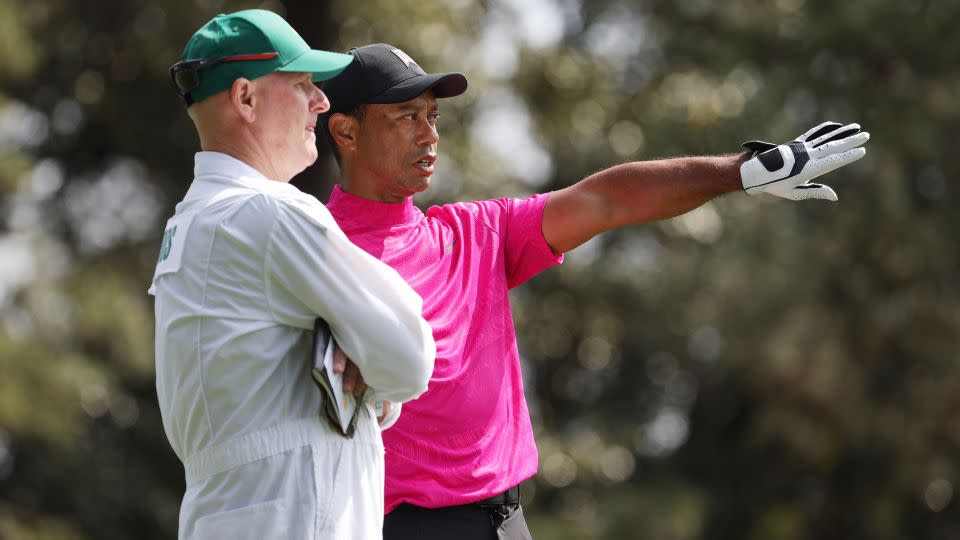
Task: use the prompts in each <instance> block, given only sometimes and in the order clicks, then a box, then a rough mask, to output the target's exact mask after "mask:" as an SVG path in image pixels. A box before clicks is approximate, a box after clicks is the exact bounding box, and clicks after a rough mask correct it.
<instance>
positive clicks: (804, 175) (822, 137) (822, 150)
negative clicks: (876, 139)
mask: <svg viewBox="0 0 960 540" xmlns="http://www.w3.org/2000/svg"><path fill="white" fill-rule="evenodd" d="M869 139H870V134H869V133H867V132H865V131H864V132H861V131H860V124H848V125H846V126H844V125H842V124H838V123H837V122H824V123H822V124H820V125H819V126H817V127H815V128H813V129H811V130H810V131H808V132H806V133H804V134H803V135H801V136H799V137H797V138H796V139H794V140H792V141H790V142H787V143H785V144H781V145H775V144H772V143H768V142H764V141H747V142H745V143H743V147H744V148H746V149H747V150H752V151H753V152H754V155H753V157H751V158H750V159H748V160H747V161H745V162H744V163H743V164H742V165H740V179H741V182H742V183H743V189H744V191H746V192H747V193H748V194H749V195H755V194H757V193H761V192H766V193H769V194H771V195H776V196H777V197H783V198H785V199H791V200H794V201H799V200H802V199H827V200H831V201H835V200H837V193H836V192H835V191H833V189H831V188H830V186H825V185H823V184H814V183H812V182H810V180H812V179H814V178H816V177H818V176H820V175H822V174H826V173H828V172H830V171H832V170H834V169H838V168H840V167H843V166H844V165H848V164H850V163H853V162H854V161H856V160H858V159H860V158H862V157H863V156H864V154H866V153H867V150H866V149H865V148H860V146H861V145H862V144H863V143H865V142H867V141H868V140H869Z"/></svg>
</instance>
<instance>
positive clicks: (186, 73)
mask: <svg viewBox="0 0 960 540" xmlns="http://www.w3.org/2000/svg"><path fill="white" fill-rule="evenodd" d="M173 82H174V83H175V84H176V85H177V88H178V89H179V90H180V92H181V93H183V94H186V93H188V92H190V91H192V90H194V89H195V88H196V87H198V86H200V77H199V75H198V74H197V68H196V67H194V66H180V68H179V69H177V70H175V71H174V72H173Z"/></svg>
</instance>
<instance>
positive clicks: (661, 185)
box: [543, 122, 870, 252]
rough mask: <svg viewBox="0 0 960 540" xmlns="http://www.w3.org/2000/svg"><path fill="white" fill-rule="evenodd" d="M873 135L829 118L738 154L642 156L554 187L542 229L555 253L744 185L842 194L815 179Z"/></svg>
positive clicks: (791, 193)
mask: <svg viewBox="0 0 960 540" xmlns="http://www.w3.org/2000/svg"><path fill="white" fill-rule="evenodd" d="M869 139H870V134H869V133H867V132H862V131H860V125H859V124H848V125H846V126H844V125H843V124H839V123H837V122H824V123H822V124H820V125H818V126H816V127H814V128H812V129H810V130H808V131H807V132H806V133H804V134H803V135H801V136H799V137H797V138H796V139H793V140H792V141H789V142H787V143H785V144H781V145H776V144H772V143H768V142H763V141H748V142H746V143H744V144H743V146H744V148H746V149H747V150H749V152H745V153H742V154H739V155H733V156H719V157H684V158H674V159H663V160H656V161H641V162H636V163H626V164H623V165H617V166H616V167H611V168H609V169H605V170H602V171H600V172H598V173H596V174H593V175H591V176H589V177H587V178H585V179H584V180H582V181H580V182H578V183H576V184H574V185H572V186H570V187H568V188H566V189H562V190H560V191H557V192H555V193H552V194H551V195H550V198H549V199H548V200H547V204H546V206H545V207H544V210H543V236H544V238H545V239H546V241H547V244H549V245H550V247H551V248H553V250H554V251H556V252H562V251H568V250H571V249H573V248H575V247H577V246H579V245H580V244H582V243H584V242H586V241H587V240H589V239H591V238H593V237H594V236H596V235H598V234H600V233H602V232H604V231H609V230H610V229H614V228H617V227H622V226H624V225H630V224H633V223H645V222H648V221H654V220H658V219H666V218H671V217H674V216H678V215H680V214H683V213H685V212H689V211H690V210H693V209H694V208H696V207H698V206H700V205H701V204H703V203H705V202H707V201H709V200H710V199H712V198H714V197H716V196H718V195H720V194H722V193H727V192H729V191H734V190H737V189H743V190H744V191H746V192H747V193H748V194H750V195H753V194H757V193H768V194H770V195H776V196H777V197H783V198H785V199H791V200H803V199H827V200H831V201H835V200H837V194H836V192H834V191H833V189H831V188H830V187H829V186H825V185H823V184H815V183H813V182H811V181H810V180H812V179H814V178H816V177H818V176H820V175H823V174H826V173H828V172H830V171H832V170H834V169H837V168H840V167H843V166H844V165H848V164H850V163H853V162H854V161H857V160H858V159H860V158H862V157H863V156H864V154H866V149H864V148H862V145H863V144H864V143H866V142H867V140H869Z"/></svg>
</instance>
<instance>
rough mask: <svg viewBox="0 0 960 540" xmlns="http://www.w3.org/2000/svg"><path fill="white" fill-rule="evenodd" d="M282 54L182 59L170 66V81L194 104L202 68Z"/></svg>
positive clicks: (178, 92) (181, 95) (270, 57)
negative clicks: (191, 93)
mask: <svg viewBox="0 0 960 540" xmlns="http://www.w3.org/2000/svg"><path fill="white" fill-rule="evenodd" d="M277 56H280V55H279V53H275V52H272V53H259V54H240V55H237V56H225V57H223V58H201V59H199V60H181V61H180V62H177V63H176V64H174V65H172V66H170V82H171V83H172V84H173V88H174V90H176V91H177V94H180V97H182V98H183V99H184V101H186V102H187V106H188V107H189V106H190V105H193V98H191V97H190V92H192V91H194V90H196V89H197V88H198V87H199V86H200V70H201V69H205V68H211V67H213V66H216V65H218V64H222V63H224V62H247V61H250V60H272V59H274V58H276V57H277Z"/></svg>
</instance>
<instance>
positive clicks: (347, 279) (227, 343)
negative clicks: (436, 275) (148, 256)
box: [150, 152, 436, 540]
mask: <svg viewBox="0 0 960 540" xmlns="http://www.w3.org/2000/svg"><path fill="white" fill-rule="evenodd" d="M195 175H196V177H195V178H194V180H193V183H192V184H191V186H190V189H189V190H188V192H187V194H186V196H185V197H184V200H183V201H181V202H180V203H179V204H178V205H177V207H176V213H175V214H174V216H173V217H172V218H171V219H170V220H169V221H168V222H167V228H166V231H165V233H164V241H163V245H162V247H161V250H160V257H159V261H158V263H157V269H156V272H155V274H154V277H153V284H152V286H151V287H150V293H151V294H154V295H155V297H156V302H155V315H156V364H157V366H156V367H157V396H158V398H159V401H160V410H161V413H162V415H163V424H164V429H165V431H166V435H167V438H168V439H169V441H170V444H171V446H172V447H173V450H174V452H176V454H177V456H178V457H179V458H180V460H181V461H182V462H183V464H184V469H185V474H186V483H187V489H186V493H185V494H184V498H183V503H182V505H181V509H180V525H179V537H180V538H181V539H185V540H187V539H209V538H224V539H231V540H238V539H256V540H270V539H283V540H289V539H314V538H336V539H351V540H352V539H366V538H381V535H382V533H381V528H382V524H383V474H384V471H383V442H382V440H381V438H380V430H379V427H378V426H377V423H376V418H375V417H374V414H373V411H372V407H370V406H367V407H365V410H364V411H361V418H360V421H359V423H358V425H357V429H356V435H355V437H354V438H353V439H346V438H344V437H342V436H340V435H339V434H337V433H335V432H334V431H333V430H332V429H331V428H330V427H329V425H328V424H327V422H326V421H325V420H324V417H322V416H321V413H320V410H321V409H320V407H321V397H320V396H321V394H320V392H319V390H318V389H317V388H316V386H315V384H314V382H313V380H312V379H311V376H310V369H309V368H310V349H311V341H312V337H313V323H314V319H315V318H316V317H318V316H319V317H323V318H324V319H325V320H326V321H327V322H328V323H329V324H330V329H331V331H332V332H333V335H334V337H335V338H336V340H337V342H338V344H339V345H340V347H341V348H342V349H343V350H344V352H345V353H346V354H347V356H348V357H349V358H350V359H351V360H353V362H354V363H355V364H356V365H357V367H358V368H359V369H360V372H361V373H362V374H363V377H364V379H365V381H366V382H367V384H368V385H369V386H370V387H372V388H373V389H374V391H375V397H376V398H377V399H388V400H391V401H394V402H402V401H407V400H410V399H413V398H415V397H417V396H418V395H420V394H421V393H423V392H424V391H425V390H426V387H427V382H428V381H429V379H430V374H431V372H432V371H433V360H434V356H435V353H436V349H435V344H434V342H433V336H432V333H431V330H430V327H429V326H428V324H427V323H426V321H424V320H423V318H422V317H421V308H422V301H421V299H420V297H419V296H418V295H417V294H416V293H415V292H414V291H413V290H412V289H411V288H410V287H409V286H408V285H407V284H406V283H405V282H404V281H403V279H402V278H401V277H400V276H399V275H398V274H397V273H396V272H395V271H394V270H392V269H391V268H390V267H388V266H387V265H385V264H383V263H381V262H380V261H377V260H376V259H374V258H373V257H371V256H369V255H368V254H367V253H365V252H363V251H362V250H360V249H359V248H357V247H355V246H354V245H353V244H351V243H350V241H349V240H348V239H347V237H346V236H344V234H343V232H342V231H341V230H340V228H339V227H337V225H336V223H335V222H334V220H333V218H332V217H331V216H330V213H329V212H328V211H327V209H326V207H324V206H323V205H322V204H320V202H318V201H317V200H316V199H315V198H313V197H311V196H309V195H306V194H304V193H302V192H300V191H299V190H297V189H296V188H295V187H293V186H291V185H289V184H287V183H284V182H277V181H272V180H268V179H267V178H265V177H264V176H263V175H262V174H260V173H259V172H257V171H256V170H254V169H253V168H251V167H249V166H247V165H246V164H244V163H243V162H241V161H238V160H236V159H234V158H232V157H230V156H227V155H225V154H220V153H216V152H200V153H198V154H197V155H196V165H195Z"/></svg>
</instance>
